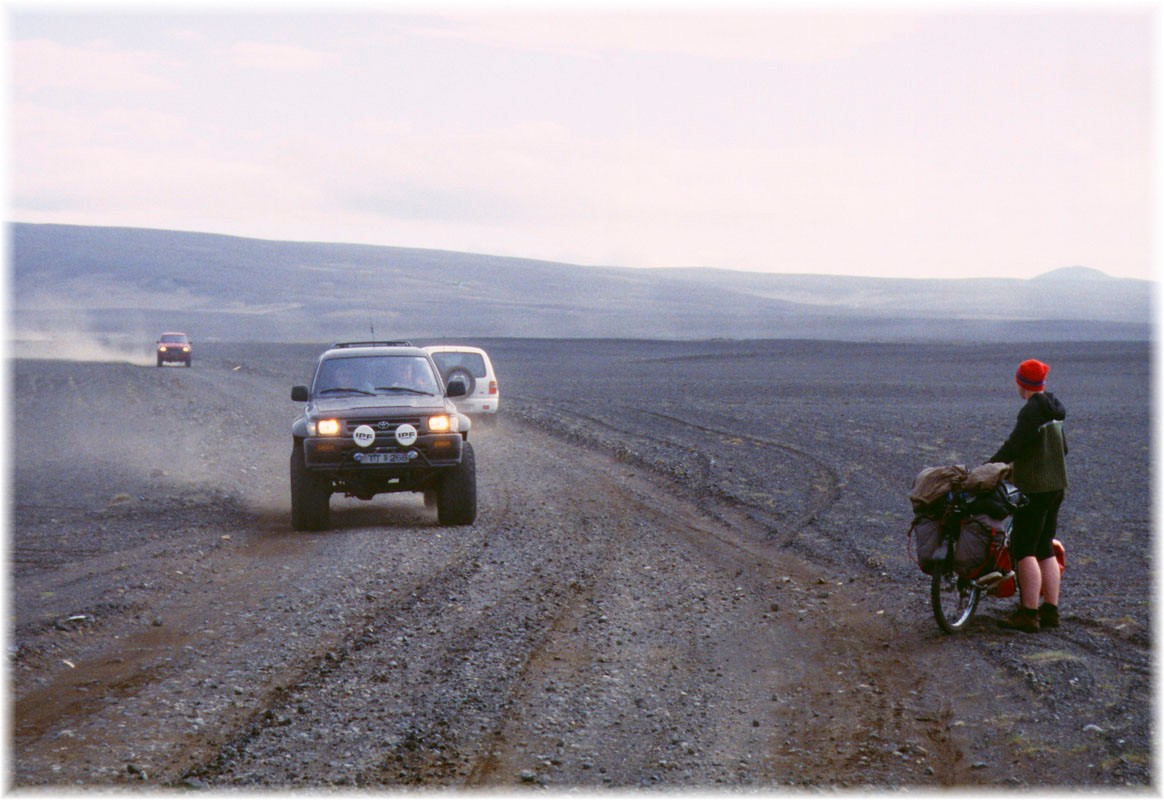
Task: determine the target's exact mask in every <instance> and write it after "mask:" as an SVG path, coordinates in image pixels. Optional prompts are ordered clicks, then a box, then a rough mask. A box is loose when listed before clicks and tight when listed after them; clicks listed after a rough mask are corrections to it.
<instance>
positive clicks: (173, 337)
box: [162, 333, 186, 344]
mask: <svg viewBox="0 0 1164 800" xmlns="http://www.w3.org/2000/svg"><path fill="white" fill-rule="evenodd" d="M162 342H163V343H165V344H185V343H186V337H185V336H183V335H182V334H180V333H163V334H162Z"/></svg>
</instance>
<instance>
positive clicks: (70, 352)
mask: <svg viewBox="0 0 1164 800" xmlns="http://www.w3.org/2000/svg"><path fill="white" fill-rule="evenodd" d="M154 342H155V337H154V336H152V335H151V334H148V333H140V334H120V333H113V334H111V333H102V334H93V333H89V332H87V331H85V330H82V329H79V328H78V329H75V330H43V329H42V330H28V329H26V330H21V331H13V332H12V338H11V341H10V348H9V352H10V355H11V356H12V357H13V358H29V359H50V360H62V359H63V360H68V361H102V362H113V363H124V364H132V365H134V366H139V367H149V366H153V365H154V363H155V361H154Z"/></svg>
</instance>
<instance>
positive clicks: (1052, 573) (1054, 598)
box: [1023, 558, 1059, 606]
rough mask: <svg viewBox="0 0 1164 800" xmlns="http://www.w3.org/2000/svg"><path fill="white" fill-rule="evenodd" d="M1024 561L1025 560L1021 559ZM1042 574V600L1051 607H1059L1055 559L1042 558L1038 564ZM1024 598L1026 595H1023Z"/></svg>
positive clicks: (1057, 574) (1057, 562)
mask: <svg viewBox="0 0 1164 800" xmlns="http://www.w3.org/2000/svg"><path fill="white" fill-rule="evenodd" d="M1023 560H1024V561H1025V560H1026V559H1023ZM1039 570H1040V571H1041V573H1042V576H1041V577H1042V587H1043V599H1044V600H1046V601H1047V602H1048V603H1050V604H1051V605H1053V606H1057V605H1059V561H1058V559H1055V558H1044V559H1043V560H1042V561H1040V562H1039ZM1023 596H1024V597H1026V595H1023Z"/></svg>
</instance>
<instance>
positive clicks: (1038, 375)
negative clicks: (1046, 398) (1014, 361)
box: [1014, 358, 1051, 392]
mask: <svg viewBox="0 0 1164 800" xmlns="http://www.w3.org/2000/svg"><path fill="white" fill-rule="evenodd" d="M1050 371H1051V368H1050V367H1048V366H1047V365H1046V364H1044V363H1043V362H1042V361H1036V360H1035V359H1033V358H1030V359H1027V360H1026V361H1024V362H1023V363H1021V364H1019V368H1018V372H1016V373H1015V374H1014V380H1015V383H1017V384H1018V385H1019V388H1020V389H1026V390H1027V391H1029V392H1041V391H1043V386H1044V385H1045V384H1046V382H1047V373H1048V372H1050Z"/></svg>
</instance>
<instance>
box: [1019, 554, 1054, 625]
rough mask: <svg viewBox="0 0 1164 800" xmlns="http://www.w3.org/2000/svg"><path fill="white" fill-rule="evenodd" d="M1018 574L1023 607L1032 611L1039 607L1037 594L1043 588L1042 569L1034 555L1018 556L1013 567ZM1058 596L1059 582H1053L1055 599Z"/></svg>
mask: <svg viewBox="0 0 1164 800" xmlns="http://www.w3.org/2000/svg"><path fill="white" fill-rule="evenodd" d="M1015 574H1016V575H1017V576H1018V585H1019V596H1020V598H1021V600H1022V604H1023V607H1024V608H1029V609H1031V610H1032V611H1033V610H1035V609H1036V608H1038V607H1039V595H1040V594H1041V592H1042V588H1043V571H1042V569H1040V567H1039V561H1038V559H1036V558H1035V557H1034V556H1027V557H1026V558H1020V559H1019V562H1018V566H1017V567H1016V568H1015ZM1058 597H1059V583H1058V581H1056V582H1055V599H1058Z"/></svg>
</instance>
